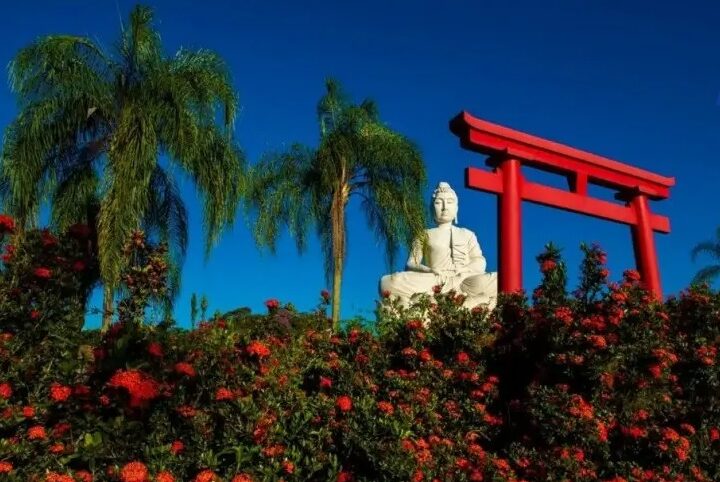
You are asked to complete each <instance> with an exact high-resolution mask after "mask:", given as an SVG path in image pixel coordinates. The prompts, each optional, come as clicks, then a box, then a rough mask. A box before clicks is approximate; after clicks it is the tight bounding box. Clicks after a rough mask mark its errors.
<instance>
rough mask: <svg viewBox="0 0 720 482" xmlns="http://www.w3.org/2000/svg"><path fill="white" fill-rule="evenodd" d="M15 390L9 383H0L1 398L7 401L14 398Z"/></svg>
mask: <svg viewBox="0 0 720 482" xmlns="http://www.w3.org/2000/svg"><path fill="white" fill-rule="evenodd" d="M12 394H13V390H12V386H11V385H10V384H9V383H8V382H3V383H0V398H4V399H5V400H7V399H8V398H10V397H12Z"/></svg>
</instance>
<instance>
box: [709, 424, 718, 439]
mask: <svg viewBox="0 0 720 482" xmlns="http://www.w3.org/2000/svg"><path fill="white" fill-rule="evenodd" d="M709 433H710V441H711V442H715V441H717V440H720V430H718V428H717V427H711V428H710V432H709Z"/></svg>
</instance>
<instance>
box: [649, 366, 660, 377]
mask: <svg viewBox="0 0 720 482" xmlns="http://www.w3.org/2000/svg"><path fill="white" fill-rule="evenodd" d="M648 371H649V372H650V375H652V377H653V378H660V377H661V376H662V367H661V366H660V365H652V366H651V367H650V368H648Z"/></svg>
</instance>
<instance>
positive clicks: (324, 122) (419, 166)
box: [246, 79, 426, 330]
mask: <svg viewBox="0 0 720 482" xmlns="http://www.w3.org/2000/svg"><path fill="white" fill-rule="evenodd" d="M317 116H318V122H319V127H320V141H319V145H318V147H317V148H314V149H313V148H309V147H304V146H301V145H294V146H292V147H291V148H290V149H289V150H288V151H287V152H282V153H277V154H270V155H267V156H266V157H265V158H264V159H262V160H261V162H260V163H258V164H257V165H256V166H254V167H253V168H252V169H251V170H250V173H249V179H250V181H249V182H248V184H249V187H248V191H247V197H246V202H247V204H246V207H247V208H248V209H249V210H250V211H253V210H254V212H255V223H254V230H253V233H254V236H255V239H256V242H257V243H258V245H259V246H261V247H269V248H270V249H271V250H273V251H274V248H275V243H276V240H277V237H278V234H279V231H280V226H281V225H285V226H287V227H288V229H289V232H290V234H291V235H292V236H293V237H294V238H295V240H296V243H297V247H298V250H299V251H301V252H302V251H303V249H304V247H305V244H306V232H307V228H308V227H309V226H311V225H314V227H315V229H316V231H317V234H318V236H319V238H320V241H321V245H322V249H323V253H324V258H325V273H326V277H327V278H328V280H329V281H330V280H331V282H332V319H333V326H334V328H335V329H336V330H337V329H338V328H339V320H340V291H341V284H342V274H343V266H344V262H345V256H346V254H347V253H346V246H347V244H346V237H347V227H346V217H345V211H346V208H347V204H348V201H349V200H350V198H351V197H352V196H357V197H358V198H359V199H360V200H361V207H362V210H363V211H364V213H365V216H366V218H367V222H368V224H369V226H370V227H371V228H372V229H373V230H374V232H375V234H376V235H377V237H378V239H379V240H380V241H381V242H384V243H385V245H386V248H387V249H386V254H387V261H388V263H389V264H392V263H393V261H394V256H395V254H396V251H397V249H398V247H399V246H400V245H405V246H410V245H411V243H412V240H413V239H414V238H415V237H417V236H418V235H421V234H422V233H423V230H424V227H425V216H424V207H423V202H422V190H423V187H424V185H425V181H426V175H425V166H424V164H423V161H422V158H421V156H420V153H419V151H418V149H417V147H416V146H415V145H414V144H413V143H412V142H411V141H409V140H408V139H407V138H406V137H404V136H402V135H400V134H398V133H396V132H394V131H392V130H391V129H389V128H388V127H386V126H385V125H384V124H382V123H381V122H380V118H379V115H378V110H377V108H376V106H375V104H374V103H373V102H372V101H369V100H365V101H363V102H362V103H361V104H358V105H356V104H353V103H351V102H350V101H349V100H348V98H347V97H346V96H345V95H344V94H343V93H342V91H341V88H340V85H339V84H338V83H337V82H336V81H334V80H332V79H331V80H328V81H327V82H326V92H325V95H324V96H323V97H322V98H321V99H320V102H319V103H318V107H317Z"/></svg>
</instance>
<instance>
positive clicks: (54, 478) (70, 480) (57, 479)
mask: <svg viewBox="0 0 720 482" xmlns="http://www.w3.org/2000/svg"><path fill="white" fill-rule="evenodd" d="M45 482H75V478H74V477H73V476H72V475H67V474H58V473H57V472H48V474H47V475H46V476H45Z"/></svg>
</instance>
